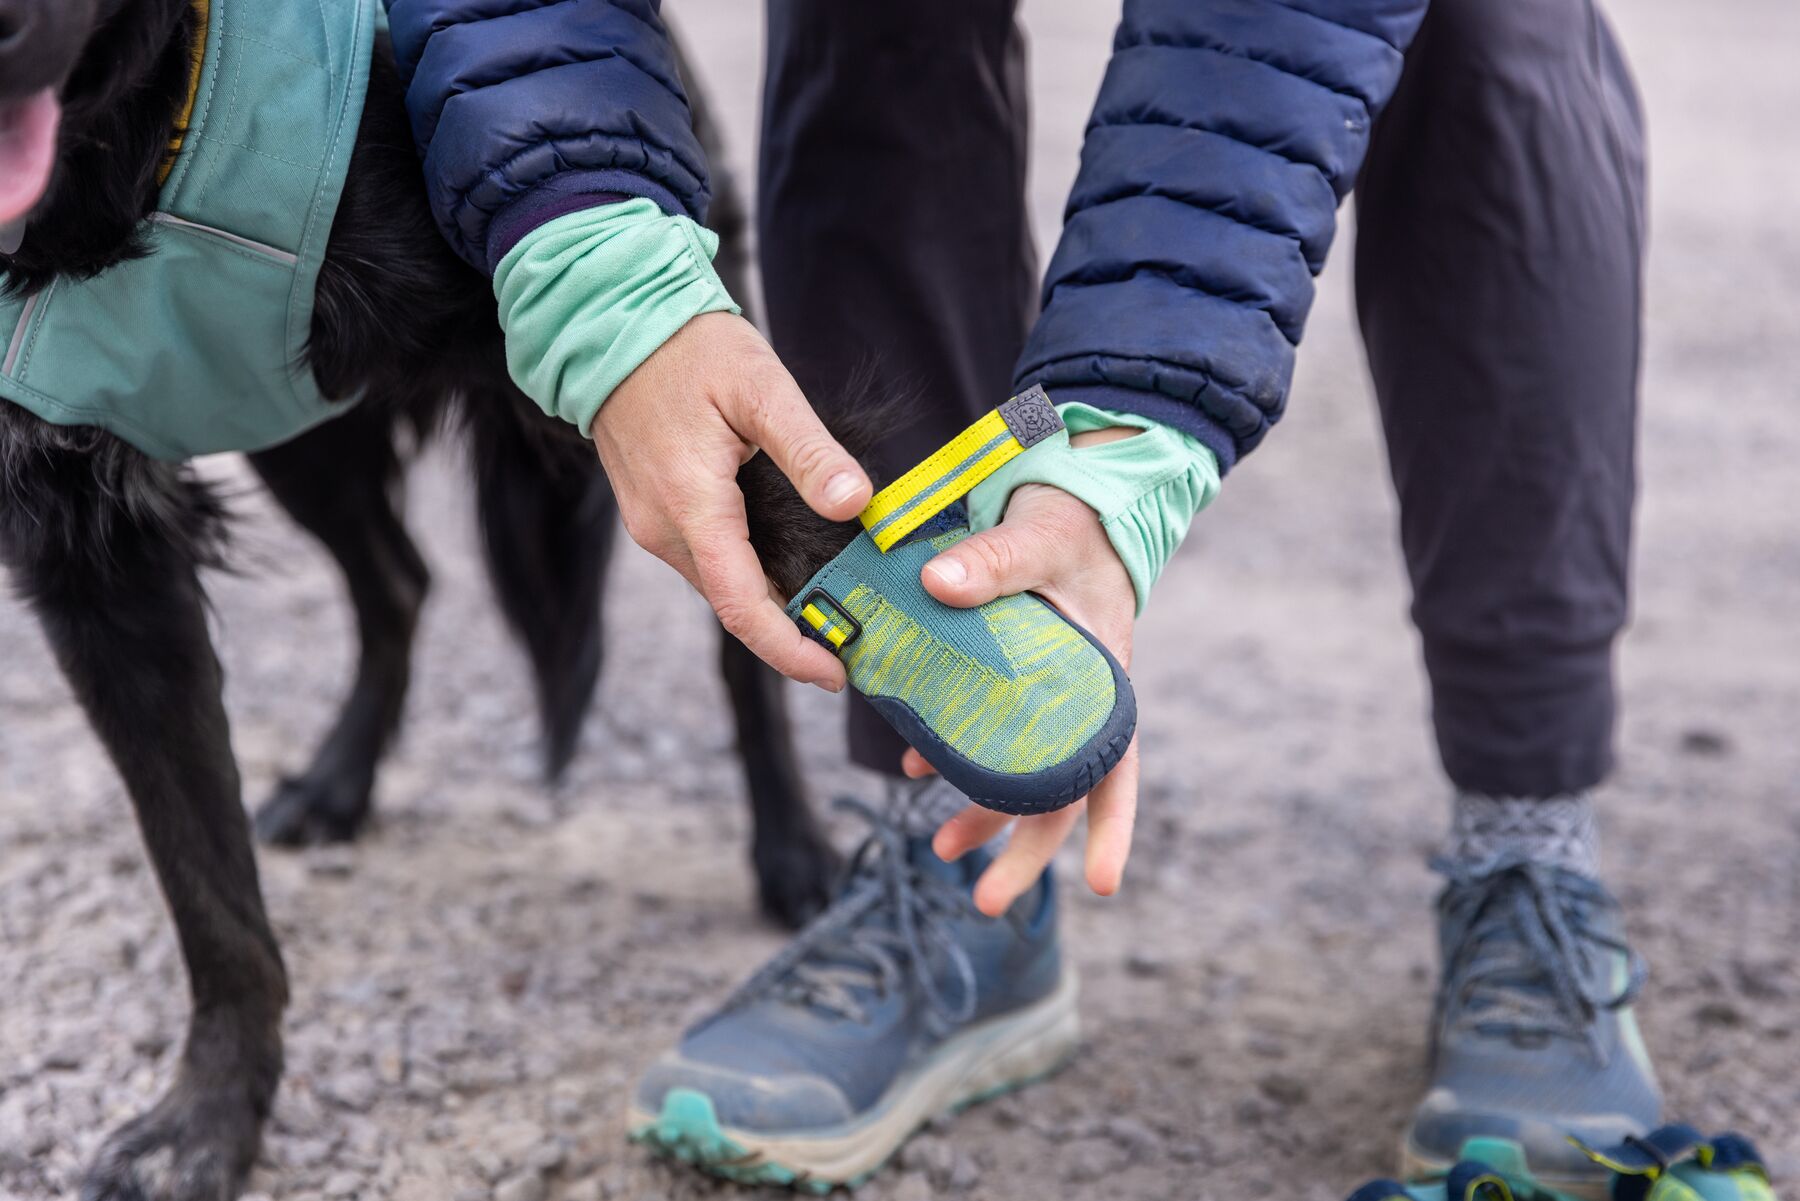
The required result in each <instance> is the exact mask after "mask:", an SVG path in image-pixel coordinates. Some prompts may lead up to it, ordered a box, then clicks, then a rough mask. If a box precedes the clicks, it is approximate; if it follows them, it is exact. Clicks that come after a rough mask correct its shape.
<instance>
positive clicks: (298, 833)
mask: <svg viewBox="0 0 1800 1201" xmlns="http://www.w3.org/2000/svg"><path fill="white" fill-rule="evenodd" d="M369 788H370V785H369V783H368V782H367V781H360V780H346V779H344V778H342V777H340V776H335V775H311V774H309V775H305V776H301V777H299V778H297V779H296V778H293V777H287V778H284V779H283V780H282V781H281V784H280V785H279V786H278V787H277V788H276V789H275V793H274V795H273V796H271V797H270V798H269V799H268V800H266V801H264V802H263V804H262V808H260V809H258V810H257V811H256V819H255V822H256V837H257V838H258V839H259V840H260V841H262V842H266V843H269V844H271V845H274V846H283V847H303V846H316V845H318V844H320V843H327V842H350V841H351V840H353V839H354V838H355V837H356V836H357V835H358V834H359V833H361V832H362V828H363V826H364V825H365V824H366V823H367V822H368V820H369V810H370V805H369Z"/></svg>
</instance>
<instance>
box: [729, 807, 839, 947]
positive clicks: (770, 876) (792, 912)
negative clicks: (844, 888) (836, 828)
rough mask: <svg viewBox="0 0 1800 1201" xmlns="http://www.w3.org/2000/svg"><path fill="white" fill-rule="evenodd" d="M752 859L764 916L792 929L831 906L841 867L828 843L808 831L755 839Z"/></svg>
mask: <svg viewBox="0 0 1800 1201" xmlns="http://www.w3.org/2000/svg"><path fill="white" fill-rule="evenodd" d="M751 860H752V862H754V863H755V865H756V888H757V896H758V899H759V900H760V901H761V903H762V911H763V913H764V914H766V915H767V916H768V917H769V918H770V919H771V920H773V921H776V922H779V923H781V924H782V925H783V926H786V927H788V928H789V929H791V930H794V929H799V928H800V927H801V926H804V925H805V924H806V923H807V922H808V921H810V920H811V919H812V918H814V917H816V916H818V914H819V912H820V911H821V910H823V909H824V908H825V906H827V905H829V904H830V903H831V898H832V896H833V894H834V893H835V891H836V889H837V883H838V872H839V870H840V868H841V866H842V861H841V860H840V859H839V858H838V854H837V852H836V851H834V850H832V849H831V844H830V843H828V842H826V841H825V839H824V837H823V836H822V835H820V834H817V833H814V832H810V831H809V832H807V833H806V834H803V835H795V836H790V837H787V838H781V839H775V838H761V839H758V840H757V842H756V846H755V848H754V849H753V851H752V852H751Z"/></svg>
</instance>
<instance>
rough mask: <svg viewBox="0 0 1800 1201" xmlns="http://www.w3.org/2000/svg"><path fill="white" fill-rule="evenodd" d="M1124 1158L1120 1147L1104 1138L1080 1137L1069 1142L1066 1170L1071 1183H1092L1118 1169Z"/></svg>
mask: <svg viewBox="0 0 1800 1201" xmlns="http://www.w3.org/2000/svg"><path fill="white" fill-rule="evenodd" d="M1123 1159H1124V1157H1123V1156H1121V1155H1120V1154H1119V1149H1118V1148H1117V1147H1115V1146H1114V1145H1113V1144H1111V1143H1109V1142H1107V1141H1106V1140H1104V1139H1098V1138H1084V1139H1078V1140H1076V1141H1075V1142H1073V1143H1071V1144H1069V1147H1068V1161H1067V1162H1068V1167H1067V1168H1066V1169H1065V1171H1066V1172H1067V1173H1068V1178H1069V1182H1070V1183H1071V1184H1092V1183H1093V1182H1094V1181H1096V1180H1104V1179H1106V1178H1107V1177H1108V1176H1110V1175H1112V1174H1113V1173H1114V1172H1115V1171H1117V1170H1118V1168H1119V1166H1120V1164H1121V1163H1122V1162H1123Z"/></svg>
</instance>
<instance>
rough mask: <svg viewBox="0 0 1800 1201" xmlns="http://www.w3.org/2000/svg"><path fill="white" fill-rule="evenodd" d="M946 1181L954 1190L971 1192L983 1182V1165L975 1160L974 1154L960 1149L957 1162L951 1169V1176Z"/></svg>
mask: <svg viewBox="0 0 1800 1201" xmlns="http://www.w3.org/2000/svg"><path fill="white" fill-rule="evenodd" d="M945 1183H946V1184H947V1185H948V1186H949V1188H950V1190H951V1191H952V1192H957V1193H966V1192H969V1191H971V1190H972V1189H974V1187H975V1186H976V1185H978V1184H980V1183H981V1165H980V1164H978V1163H976V1162H975V1157H974V1156H972V1155H965V1154H963V1153H962V1152H961V1151H958V1152H957V1153H956V1164H955V1166H954V1167H952V1168H951V1169H950V1177H949V1179H948V1180H947V1181H946V1182H945Z"/></svg>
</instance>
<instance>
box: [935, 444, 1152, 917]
mask: <svg viewBox="0 0 1800 1201" xmlns="http://www.w3.org/2000/svg"><path fill="white" fill-rule="evenodd" d="M1136 432H1137V431H1136V430H1121V431H1117V432H1116V433H1115V431H1112V430H1097V431H1094V433H1092V434H1089V435H1085V436H1080V437H1078V438H1077V444H1078V445H1079V444H1080V443H1082V442H1086V441H1090V440H1091V441H1106V440H1110V439H1108V438H1107V437H1106V435H1109V434H1110V435H1113V436H1115V437H1118V436H1126V437H1128V436H1130V435H1131V434H1135V433H1136ZM920 579H921V581H922V582H923V583H924V585H925V590H926V591H927V592H929V593H931V595H932V596H934V597H936V598H937V599H938V600H940V601H943V602H944V603H945V604H947V605H955V606H957V607H958V608H970V607H972V606H975V605H980V604H985V603H986V602H988V601H990V600H993V599H995V598H996V597H1001V596H1011V595H1013V594H1014V593H1018V592H1035V593H1037V594H1038V595H1039V596H1041V597H1043V598H1044V599H1045V600H1047V601H1049V602H1050V603H1051V604H1053V605H1055V606H1056V607H1057V609H1059V610H1061V612H1062V613H1063V614H1064V615H1065V616H1067V617H1068V618H1069V620H1070V621H1073V622H1075V623H1076V624H1078V625H1080V626H1082V627H1083V628H1085V629H1086V630H1087V631H1088V632H1089V633H1091V634H1093V635H1094V637H1095V638H1097V639H1099V640H1100V641H1101V642H1102V643H1103V644H1105V646H1106V648H1107V649H1108V650H1110V651H1111V652H1112V653H1113V654H1114V656H1116V657H1117V658H1118V660H1119V662H1120V663H1121V664H1122V665H1124V666H1125V667H1127V668H1129V667H1130V666H1131V631H1132V622H1133V619H1134V617H1135V615H1136V612H1137V594H1136V592H1135V591H1134V590H1133V589H1132V586H1131V577H1130V576H1129V575H1127V574H1126V572H1125V565H1124V564H1123V563H1121V562H1120V561H1119V556H1118V553H1117V552H1116V551H1114V550H1113V547H1112V543H1111V542H1110V541H1108V540H1107V537H1106V531H1105V530H1104V529H1103V528H1102V527H1101V525H1100V518H1099V516H1098V515H1097V514H1096V513H1095V512H1094V511H1093V510H1092V509H1090V508H1088V507H1087V505H1085V504H1083V503H1082V502H1081V501H1079V500H1076V499H1075V498H1074V497H1073V496H1070V495H1069V494H1068V493H1067V492H1064V491H1062V490H1061V489H1059V488H1052V487H1049V486H1048V485H1045V484H1024V485H1021V486H1020V487H1019V488H1018V489H1017V490H1015V491H1014V492H1013V494H1012V499H1011V500H1010V501H1009V502H1008V503H1007V507H1006V516H1005V517H1004V518H1003V519H1002V520H1001V522H1000V524H999V525H996V526H995V527H994V528H993V529H991V530H986V531H983V532H982V533H979V534H974V535H971V536H970V537H968V538H965V539H963V540H962V541H961V542H959V543H957V544H956V545H955V546H954V547H952V548H950V549H949V550H947V551H945V552H944V553H943V554H941V555H939V556H937V557H936V558H935V559H933V560H931V562H929V563H927V564H926V565H925V567H924V569H923V571H922V572H921V574H920ZM901 768H902V770H904V771H905V772H906V774H907V775H909V776H913V777H915V778H916V777H919V776H925V775H929V774H931V771H932V768H931V765H930V764H928V763H927V762H926V761H925V757H924V756H923V755H920V754H919V752H918V751H916V750H908V751H907V752H906V755H905V757H904V758H903V759H902V760H901ZM1137 789H1138V757H1137V739H1136V738H1133V739H1132V741H1131V746H1130V747H1129V748H1127V749H1126V751H1125V755H1124V757H1123V758H1122V759H1121V760H1120V761H1119V765H1118V766H1117V767H1115V768H1113V770H1112V773H1111V774H1110V775H1108V776H1107V777H1106V779H1104V780H1102V781H1101V782H1100V784H1099V785H1098V786H1097V787H1096V788H1095V789H1094V791H1093V792H1092V793H1090V794H1088V797H1087V799H1086V800H1083V801H1078V802H1076V803H1075V804H1073V805H1070V806H1068V807H1066V808H1063V809H1058V810H1057V811H1056V812H1054V813H1045V814H1040V815H1038V816H1036V817H1024V818H1013V817H1010V816H1008V815H1007V814H1004V813H996V812H994V811H993V810H991V809H983V808H981V807H980V806H977V805H970V806H969V807H968V808H967V809H964V810H963V811H962V812H961V813H959V814H957V815H956V816H955V817H953V818H951V819H950V820H949V821H947V822H945V823H944V824H943V825H942V826H940V827H939V828H938V831H937V835H936V837H935V838H933V840H932V844H931V845H932V849H933V850H935V851H936V852H937V853H938V855H939V856H941V857H942V858H944V859H946V860H954V859H957V858H960V857H961V856H963V855H965V854H967V853H968V852H969V851H971V850H973V849H974V848H976V847H978V846H980V845H981V844H982V843H984V842H986V841H988V840H989V839H990V838H993V837H994V836H995V835H996V834H998V833H1000V831H1001V830H1003V829H1004V828H1005V827H1006V826H1007V824H1008V823H1010V822H1013V821H1015V820H1016V821H1017V822H1018V823H1019V826H1018V829H1016V830H1014V831H1013V836H1012V839H1011V840H1010V841H1009V842H1008V843H1007V846H1006V848H1005V849H1004V850H1003V851H1001V853H1000V854H999V855H998V856H997V857H996V858H995V859H994V862H993V863H992V864H990V865H989V866H988V869H987V871H985V872H983V873H982V876H981V879H980V880H979V881H978V882H977V883H976V885H975V905H976V907H977V908H978V909H980V910H981V911H982V912H983V913H985V914H988V915H989V916H994V917H997V916H999V915H1000V914H1002V913H1005V912H1006V910H1007V908H1008V907H1009V906H1011V905H1012V903H1013V902H1014V901H1015V900H1017V899H1018V898H1019V897H1020V896H1022V895H1023V894H1024V893H1025V892H1026V891H1027V890H1028V889H1030V888H1031V886H1032V885H1033V884H1035V883H1037V879H1038V877H1039V876H1041V875H1042V874H1043V872H1044V869H1045V867H1047V866H1048V865H1049V863H1050V859H1051V857H1052V856H1054V855H1055V854H1056V850H1057V848H1058V847H1060V846H1061V845H1062V844H1063V842H1064V841H1065V840H1066V839H1067V838H1068V837H1069V832H1070V831H1071V830H1073V829H1074V828H1075V822H1076V821H1077V820H1078V819H1079V818H1080V816H1081V814H1082V811H1083V810H1084V809H1085V810H1086V812H1087V815H1088V842H1087V881H1088V886H1089V887H1090V888H1092V889H1093V890H1094V891H1095V892H1097V893H1099V894H1100V895H1101V896H1111V895H1112V894H1113V893H1115V892H1117V891H1118V888H1119V881H1120V879H1121V878H1122V877H1123V876H1124V873H1125V860H1126V858H1127V857H1128V856H1129V855H1130V853H1131V829H1132V823H1133V821H1134V820H1135V819H1136V816H1137Z"/></svg>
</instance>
